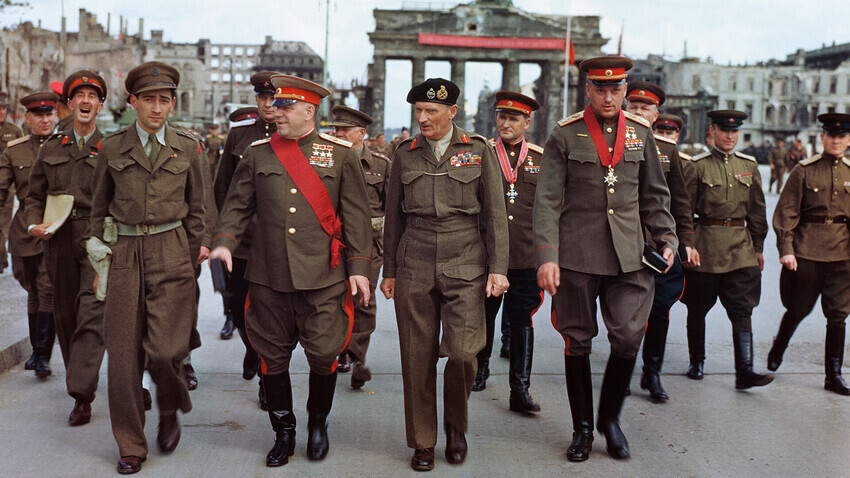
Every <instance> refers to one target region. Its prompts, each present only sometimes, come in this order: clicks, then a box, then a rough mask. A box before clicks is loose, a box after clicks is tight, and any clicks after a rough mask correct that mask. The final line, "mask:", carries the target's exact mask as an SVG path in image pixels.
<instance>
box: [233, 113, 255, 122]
mask: <svg viewBox="0 0 850 478" xmlns="http://www.w3.org/2000/svg"><path fill="white" fill-rule="evenodd" d="M257 116H259V115H258V114H257V113H245V114H244V115H239V116H237V117H236V118H233V121H234V122H235V121H242V120H246V119H250V118H256V117H257Z"/></svg>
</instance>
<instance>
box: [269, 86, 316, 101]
mask: <svg viewBox="0 0 850 478" xmlns="http://www.w3.org/2000/svg"><path fill="white" fill-rule="evenodd" d="M274 99H276V100H279V99H284V100H298V101H306V102H307V103H313V104H314V105H318V104H320V103H321V102H322V97H321V96H319V95H317V94H316V93H313V92H311V91H307V90H302V89H301V88H277V89H275V91H274Z"/></svg>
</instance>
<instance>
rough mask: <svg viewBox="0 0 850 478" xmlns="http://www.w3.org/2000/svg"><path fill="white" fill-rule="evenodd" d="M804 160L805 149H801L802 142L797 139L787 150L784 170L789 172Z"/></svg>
mask: <svg viewBox="0 0 850 478" xmlns="http://www.w3.org/2000/svg"><path fill="white" fill-rule="evenodd" d="M804 159H806V148H804V147H803V142H802V141H800V140H799V139H795V140H794V144H793V145H791V149H789V150H788V161H786V165H785V167H786V169H787V170H788V172H791V170H792V169H794V166H796V165H797V164H798V163H799V162H800V161H802V160H804Z"/></svg>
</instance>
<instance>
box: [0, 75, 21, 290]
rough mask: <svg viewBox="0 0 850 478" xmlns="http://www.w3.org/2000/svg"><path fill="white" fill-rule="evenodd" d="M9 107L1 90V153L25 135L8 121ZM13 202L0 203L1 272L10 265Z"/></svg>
mask: <svg viewBox="0 0 850 478" xmlns="http://www.w3.org/2000/svg"><path fill="white" fill-rule="evenodd" d="M8 109H9V94H8V93H5V92H2V91H0V153H2V152H3V150H5V149H6V144H8V143H9V141H12V140H14V139H17V138H20V137H21V136H23V135H24V133H23V132H21V128H18V127H17V126H15V124H14V123H12V122H10V121H6V113H7V111H8ZM12 206H13V204H12V202H11V201H7V202H6V204H0V273H2V272H3V270H5V269H6V268H7V267H9V263H8V259H7V256H8V254H7V253H6V238H7V237H8V236H9V226H10V225H11V223H12Z"/></svg>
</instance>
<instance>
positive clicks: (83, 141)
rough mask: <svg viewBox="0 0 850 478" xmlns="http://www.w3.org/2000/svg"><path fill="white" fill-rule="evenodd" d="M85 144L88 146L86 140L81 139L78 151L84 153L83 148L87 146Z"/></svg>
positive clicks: (78, 142)
mask: <svg viewBox="0 0 850 478" xmlns="http://www.w3.org/2000/svg"><path fill="white" fill-rule="evenodd" d="M85 144H86V143H85V140H84V139H83V138H80V140H79V141H77V149H78V150H79V151H82V150H83V146H85Z"/></svg>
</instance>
